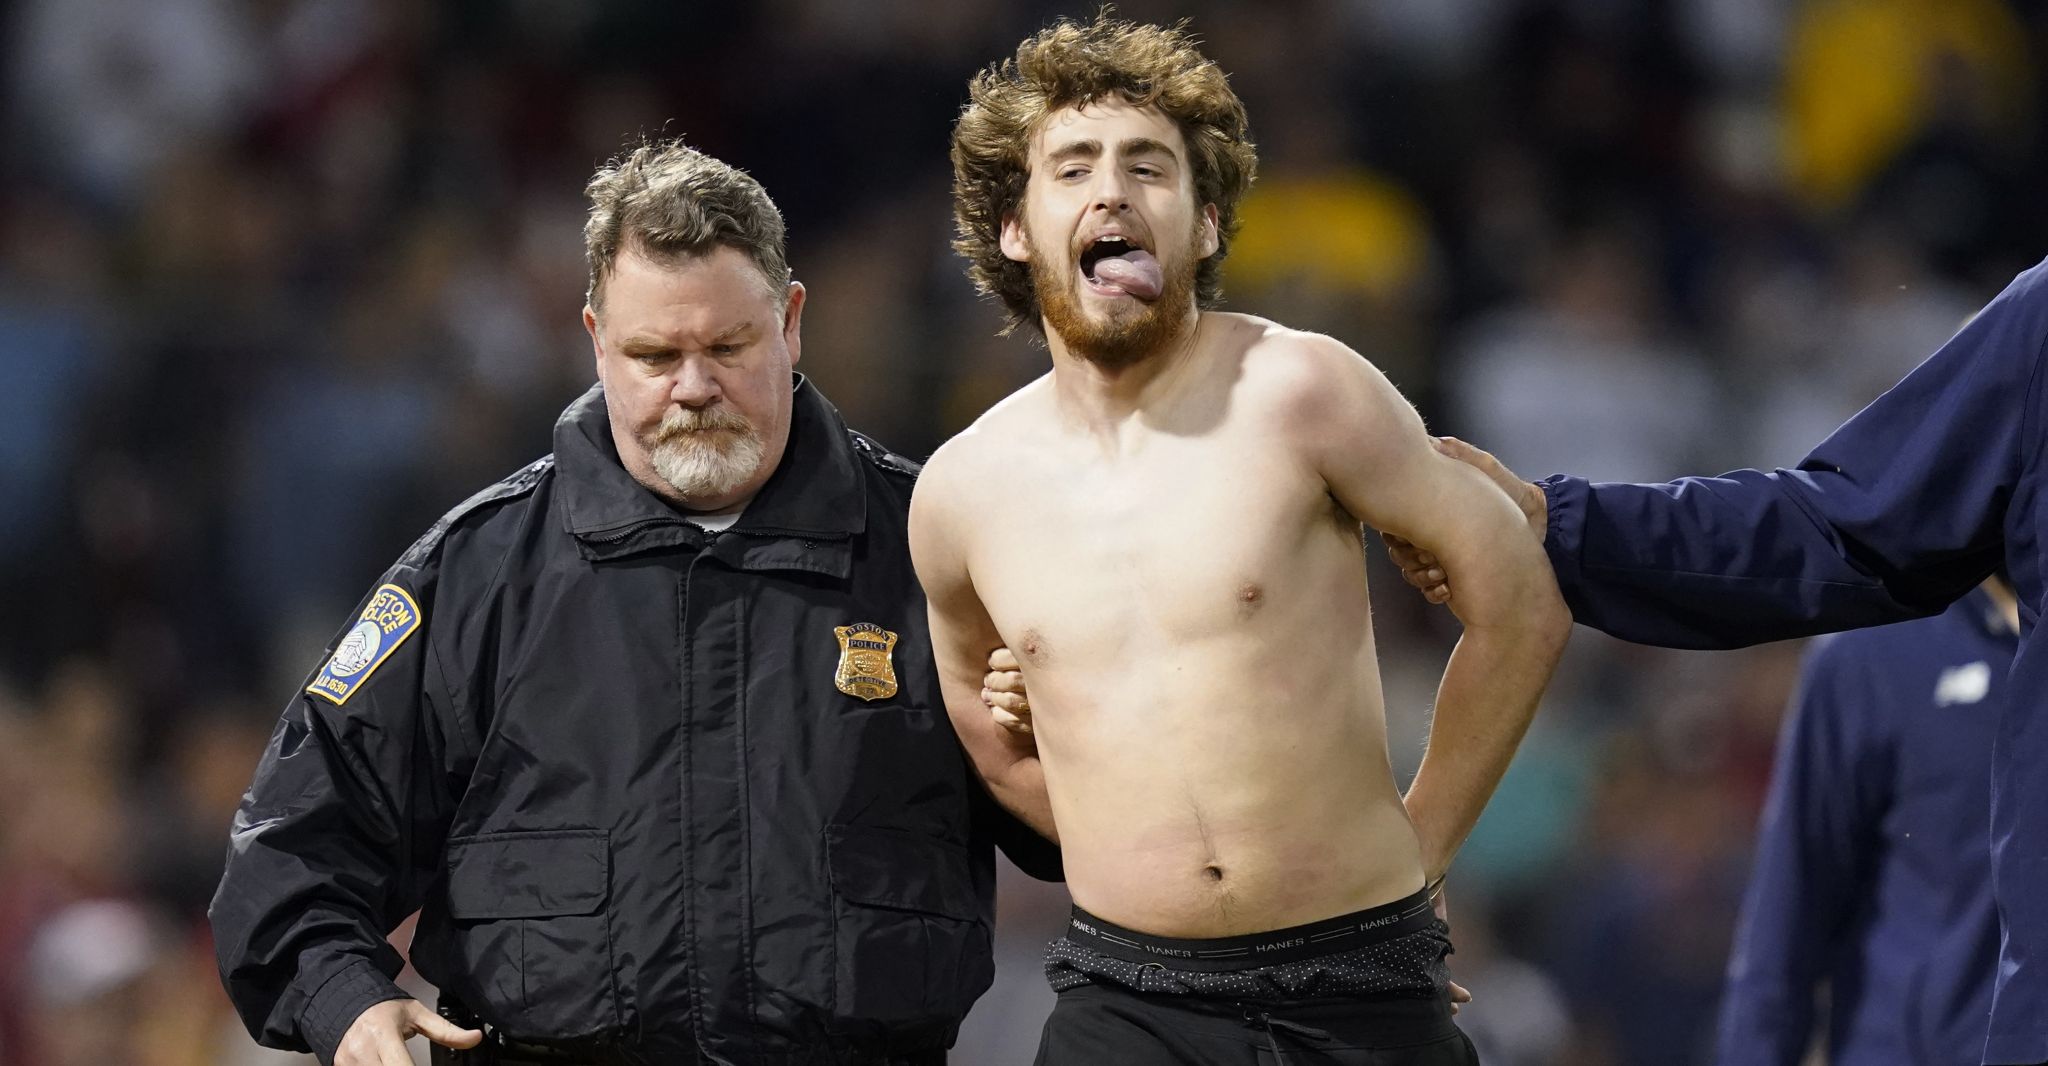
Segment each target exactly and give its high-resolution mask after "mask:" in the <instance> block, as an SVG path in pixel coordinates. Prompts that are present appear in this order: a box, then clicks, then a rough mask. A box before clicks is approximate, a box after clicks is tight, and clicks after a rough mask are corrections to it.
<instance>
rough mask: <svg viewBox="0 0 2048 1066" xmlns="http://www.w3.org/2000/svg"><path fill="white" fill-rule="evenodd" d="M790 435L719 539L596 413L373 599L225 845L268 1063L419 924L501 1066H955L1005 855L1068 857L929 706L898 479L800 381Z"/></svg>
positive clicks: (244, 984) (251, 1012)
mask: <svg viewBox="0 0 2048 1066" xmlns="http://www.w3.org/2000/svg"><path fill="white" fill-rule="evenodd" d="M794 406H795V410H794V414H793V416H792V425H791V428H790V442H789V447H788V450H787V452H786V453H785V455H784V458H783V461H782V465H781V467H780V469H778V470H777V472H776V473H775V475H774V476H773V477H772V478H771V479H770V480H769V482H768V484H767V485H766V486H765V487H763V489H762V490H761V492H760V493H759V494H758V495H757V496H756V497H755V499H754V500H753V501H752V503H751V504H750V505H749V506H748V508H747V509H746V512H745V513H744V514H743V515H742V516H741V518H740V520H739V522H738V523H737V524H736V525H735V526H734V527H733V528H732V529H730V530H728V531H726V532H723V533H707V532H705V531H704V530H703V529H701V528H699V527H698V526H696V525H693V524H692V523H690V522H688V521H686V520H685V519H684V518H683V517H682V516H681V515H679V514H678V513H677V512H676V511H675V510H673V509H672V508H670V507H669V506H668V505H667V504H665V503H664V502H662V500H661V499H660V498H659V497H657V496H655V495H654V494H653V493H651V492H649V491H648V490H646V489H645V488H643V487H642V486H641V485H639V484H638V483H637V482H635V481H634V480H633V478H632V477H631V475H629V474H628V473H627V472H626V470H625V468H624V467H623V466H621V465H620V462H619V458H618V453H617V451H616V449H615V448H614V446H613V444H612V440H611V435H610V430H609V428H608V424H607V421H606V417H605V407H604V397H603V394H602V393H601V392H600V391H599V390H598V389H595V388H593V389H592V390H591V391H590V392H588V393H586V394H585V395H584V396H583V397H582V398H581V399H579V400H577V401H576V402H575V403H574V404H572V405H571V406H570V407H569V409H568V410H567V411H565V412H564V413H563V415H562V418H561V420H560V422H559V423H557V425H556V427H555V441H554V443H555V454H554V455H552V456H550V457H547V458H544V459H541V460H540V461H538V462H536V463H534V464H532V465H531V466H528V467H526V468H525V469H523V470H521V471H519V472H518V473H516V474H514V475H512V476H511V477H509V478H506V479H505V480H504V481H501V482H499V483H498V484H496V485H494V486H492V487H491V488H489V489H486V490H485V491H483V492H481V493H479V494H478V495H476V496H475V497H473V498H471V499H470V500H468V501H467V502H465V503H463V504H462V505H461V506H459V507H457V508H456V509H455V510H454V511H452V512H450V513H449V514H448V515H447V516H446V517H444V518H443V519H442V520H441V521H440V522H439V523H438V524H436V525H435V526H434V528H433V529H432V530H430V531H429V532H428V533H427V535H426V536H425V537H423V538H421V539H420V541H419V542H418V543H417V544H415V545H413V547H412V548H411V550H409V551H407V552H406V553H405V555H404V557H403V558H401V559H400V560H399V562H398V564H397V565H396V566H394V567H392V569H391V570H390V571H389V572H388V573H387V574H385V576H384V578H383V580H382V581H381V582H380V584H379V587H378V588H377V589H376V590H375V591H373V592H372V593H371V595H370V597H369V598H368V599H367V600H365V601H364V605H363V607H362V608H361V610H360V611H359V612H358V613H357V614H356V615H354V616H351V620H350V623H349V626H348V628H347V629H345V630H344V631H343V632H342V633H341V634H340V635H339V636H338V637H337V638H336V642H335V647H334V648H333V649H331V651H330V656H329V658H328V660H327V661H326V663H325V664H323V665H322V667H321V669H320V670H319V671H318V672H317V673H315V674H314V675H313V678H312V679H311V681H310V682H309V684H308V686H307V688H306V689H305V690H304V691H303V692H301V693H300V694H299V696H298V697H297V699H295V700H294V701H293V702H292V704H291V705H290V706H289V707H288V708H287V709H286V711H285V714H284V717H283V720H282V721H281V722H280V723H279V725H278V727H277V731H276V734H275V735H274V736H273V737H272V738H271V743H270V747H269V749H268V751H267V752H266V754H265V755H264V758H263V761H262V763H261V765H260V766H259V767H258V769H257V772H256V778H255V783H254V784H253V785H251V786H250V789H249V792H248V794H247V795H246V796H245V797H244V798H243V801H242V808H241V811H240V812H239V814H238V815H237V817H236V819H235V826H234V833H233V840H232V844H231V847H230V852H229V858H228V867H227V873H226V875H225V876H224V877H223V879H222V881H221V885H220V891H219V893H218V894H217V895H216V897H215V899H214V902H213V908H212V919H213V927H214V934H215V939H216V943H217V950H218V952H219V958H220V967H221V974H222V977H223V980H224V981H225V983H226V985H227V989H228V993H229V996H230V997H231V998H232V999H233V1000H234V1003H235V1006H236V1009H237V1010H239V1011H240V1012H241V1015H242V1018H243V1020H244V1022H245V1023H246V1024H247V1025H248V1026H249V1029H250V1031H251V1032H252V1033H254V1034H255V1035H256V1036H257V1038H258V1039H259V1040H261V1041H262V1042H263V1043H266V1044H270V1045H273V1046H278V1047H286V1048H305V1047H308V1046H310V1047H311V1048H312V1050H314V1051H315V1052H316V1053H317V1054H319V1055H320V1056H321V1058H322V1061H330V1060H331V1059H332V1056H333V1054H334V1050H335V1046H336V1045H337V1044H338V1043H339V1042H340V1039H341V1037H342V1035H343V1034H344V1033H345V1032H346V1030H347V1027H348V1025H349V1024H350V1023H351V1022H352V1021H353V1020H354V1019H355V1017H356V1015H357V1014H359V1013H360V1012H361V1011H362V1010H363V1009H364V1008H366V1007H368V1006H370V1005H372V1004H374V1003H377V1002H379V1001H382V1000H386V999H392V998H396V997H398V996H399V995H401V993H400V992H399V991H398V989H397V988H396V986H395V985H393V984H392V981H391V977H392V975H395V974H396V973H397V972H398V970H399V966H400V961H399V957H398V955H397V954H396V953H395V952H394V951H393V950H392V949H391V948H390V947H388V946H387V945H386V943H385V934H386V933H387V931H389V930H390V929H391V928H393V927H394V926H396V925H397V924H398V923H399V922H400V921H401V920H402V919H403V918H404V917H405V916H406V915H407V914H409V913H411V912H412V911H413V910H415V909H419V910H420V911H421V917H420V922H419V930H418V933H417V935H416V937H415V939H414V942H413V948H412V958H413V962H414V964H415V965H416V966H417V967H418V969H419V971H420V972H421V973H422V974H423V975H425V976H426V977H427V978H428V979H429V980H431V981H433V982H434V983H435V984H436V985H437V986H439V987H440V988H441V989H443V990H444V991H445V992H448V993H452V994H454V995H456V996H458V997H459V998H461V999H462V1000H464V1001H465V1002H466V1003H467V1004H468V1005H469V1006H470V1007H472V1008H473V1009H474V1010H476V1012H477V1013H478V1014H480V1015H481V1016H482V1017H483V1019H484V1020H485V1021H487V1022H490V1023H491V1024H493V1025H494V1026H496V1027H498V1028H500V1029H501V1030H502V1031H504V1032H505V1033H506V1034H507V1035H508V1036H513V1037H522V1038H544V1039H588V1040H596V1041H602V1042H606V1043H609V1044H612V1045H613V1046H615V1047H617V1048H618V1049H619V1050H620V1051H621V1052H623V1053H625V1054H626V1055H627V1056H629V1057H632V1058H637V1059H641V1060H644V1061H648V1062H657V1063H680V1062H691V1061H695V1060H696V1058H697V1056H698V1055H699V1054H700V1053H701V1054H702V1055H703V1056H704V1057H706V1058H708V1059H710V1060H712V1061H716V1062H721V1063H735V1064H737V1063H747V1064H753V1063H810V1062H821V1063H823V1062H837V1061H847V1060H851V1059H853V1058H856V1057H859V1056H860V1055H863V1054H868V1053H872V1052H875V1051H877V1050H882V1049H885V1048H886V1049H897V1050H909V1049H915V1048H920V1047H931V1046H942V1045H944V1044H946V1043H948V1042H950V1040H951V1036H952V1033H953V1032H954V1030H955V1029H956V1028H957V1026H958V1024H959V1021H960V1019H961V1017H962V1016H963V1015H964V1014H965V1013H966V1011H967V1008H968V1006H969V1004H971V1003H972V1002H973V1001H974V999H975V997H976V996H978V995H980V994H981V992H982V991H983V990H984V989H986V988H987V987H988V984H989V981H990V979H991V976H992V973H993V964H992V960H991V956H990V927H991V924H992V920H993V911H994V873H993V871H994V866H993V856H992V852H991V850H990V843H991V841H992V840H994V839H996V838H1001V842H1002V843H1003V844H1004V845H1005V847H1006V850H1008V851H1009V852H1010V853H1011V855H1012V857H1013V858H1018V859H1020V861H1021V864H1022V865H1024V866H1025V867H1026V869H1028V870H1031V871H1032V872H1033V873H1036V874H1040V875H1043V876H1057V870H1058V857H1057V852H1056V851H1054V850H1053V849H1052V848H1051V846H1050V845H1047V844H1045V842H1044V841H1043V840H1041V839H1039V838H1037V837H1036V836H1035V835H1032V834H1030V833H1029V832H1028V830H1024V829H1023V828H1022V827H1021V826H1020V825H1019V824H1018V823H1016V822H1015V821H1013V820H1011V819H1009V818H1008V817H1007V816H1003V815H1000V814H999V813H998V812H996V811H995V809H994V807H993V804H992V802H991V801H989V800H988V798H987V796H986V793H984V792H983V791H982V790H981V788H980V786H979V784H978V783H977V782H976V781H975V779H974V777H973V775H972V770H971V769H970V767H969V765H968V762H967V759H966V756H965V754H964V753H963V752H962V750H961V748H960V743H959V740H958V738H957V737H956V736H955V735H954V733H953V730H952V727H951V725H950V723H949V721H948V719H947V717H946V714H945V710H944V708H943V705H942V704H941V702H940V697H939V689H938V681H937V678H936V676H935V674H934V667H933V664H932V662H931V648H930V640H929V637H928V635H927V632H926V623H925V607H924V599H923V596H922V593H921V592H920V591H919V589H918V585H917V581H916V579H915V577H914V575H913V574H912V571H911V566H910V553H909V549H908V547H907V539H906V521H907V517H908V512H909V504H910V490H911V484H912V481H913V480H914V478H915V476H916V472H917V467H916V465H915V464H913V463H910V462H908V461H906V460H904V459H901V458H899V457H897V456H895V455H892V454H890V453H888V452H887V451H885V450H883V449H882V448H880V447H879V446H877V445H876V444H874V443H873V442H871V441H869V440H868V439H866V438H865V437H862V436H860V435H858V434H855V433H852V432H850V431H849V430H848V429H847V428H846V426H845V423H844V422H842V421H841V420H840V417H839V414H838V412H837V411H835V410H834V409H833V408H832V406H831V405H830V404H829V403H828V402H826V400H825V399H824V397H822V396H821V395H819V393H818V391H817V389H816V388H815V387H813V386H811V385H809V384H808V383H806V382H805V381H804V380H803V379H802V378H801V377H799V378H797V379H796V384H795V405H794ZM843 627H845V628H849V632H848V633H847V634H844V635H842V634H840V633H839V632H837V631H838V630H839V629H841V628H843ZM850 627H861V628H850ZM869 627H872V628H869ZM892 638H893V647H889V646H888V645H890V643H891V639H892ZM843 642H844V645H845V647H847V648H848V649H849V651H848V652H846V653H842V644H843ZM842 667H844V669H842ZM892 672H893V678H892V677H891V676H890V675H891V674H892ZM892 680H893V683H894V684H893V687H894V691H893V692H891V691H888V690H889V689H890V688H891V687H892V685H891V681H892ZM844 690H852V692H853V693H857V694H850V693H849V692H848V691H844Z"/></svg>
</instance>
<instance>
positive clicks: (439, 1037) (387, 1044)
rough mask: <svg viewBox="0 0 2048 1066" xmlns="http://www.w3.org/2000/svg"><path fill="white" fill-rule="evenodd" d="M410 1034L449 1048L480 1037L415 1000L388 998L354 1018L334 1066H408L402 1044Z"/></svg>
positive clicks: (474, 1043) (469, 1045)
mask: <svg viewBox="0 0 2048 1066" xmlns="http://www.w3.org/2000/svg"><path fill="white" fill-rule="evenodd" d="M414 1034H418V1035H420V1036H424V1037H426V1038H427V1039H429V1040H432V1041H433V1042H434V1043H436V1044H439V1045H441V1046H442V1047H452V1048H472V1047H475V1046H477V1044H478V1043H479V1042H481V1041H482V1040H483V1038H484V1034H483V1033H481V1032H479V1031H478V1030H475V1029H463V1028H459V1027H457V1026H456V1025H455V1023H453V1022H451V1021H449V1020H448V1019H446V1018H443V1017H441V1016H440V1015H438V1014H435V1013H434V1012H433V1011H430V1010H428V1009H427V1005H426V1004H424V1003H421V1002H420V1001H419V1000H416V999H412V998H409V997H408V998H406V999H388V1000H385V1001H384V1002H382V1003H379V1004H376V1005H374V1006H372V1007H371V1008H370V1009H368V1010H366V1011H364V1012H362V1013H361V1014H358V1015H356V1020H355V1021H354V1022H352V1023H350V1025H349V1027H348V1032H347V1033H346V1034H344V1035H343V1036H342V1038H341V1047H339V1048H337V1049H336V1050H335V1052H334V1066H412V1054H411V1053H410V1052H408V1051H406V1050H405V1041H406V1038H407V1037H410V1036H413V1035H414Z"/></svg>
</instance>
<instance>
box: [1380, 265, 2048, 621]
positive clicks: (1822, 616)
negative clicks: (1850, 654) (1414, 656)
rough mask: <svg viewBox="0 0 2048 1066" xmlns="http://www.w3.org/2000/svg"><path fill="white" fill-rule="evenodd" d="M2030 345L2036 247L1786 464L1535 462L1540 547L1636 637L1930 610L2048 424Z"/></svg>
mask: <svg viewBox="0 0 2048 1066" xmlns="http://www.w3.org/2000/svg"><path fill="white" fill-rule="evenodd" d="M2044 344H2048V264H2044V265H2042V266H2036V267H2034V268H2033V269H2031V270H2029V271H2027V272H2026V273H2024V274H2021V275H2020V276H2019V277H2018V278H2017V279H2015V280H2014V281H2013V283H2012V284H2011V285H2009V286H2007V287H2006V289H2005V291H2004V292H2002V293H2000V294H1999V295H1998V297H1997V298H1996V299H1994V300H1992V301H1991V303H1990V304H1989V305H1988V306H1986V307H1985V308H1984V310H1983V311H1982V312H1980V313H1979V314H1978V315H1977V316H1976V317H1975V318H1974V319H1972V320H1971V321H1970V322H1969V323H1968V324H1967V325H1965V326H1964V327H1963V328H1962V330H1961V331H1959V332H1958V333H1957V334H1956V335H1955V336H1954V337H1953V338H1951V339H1950V340H1949V342H1948V343H1947V344H1944V345H1943V346H1942V347H1941V350H1939V351H1937V352H1935V353H1934V355H1933V356H1931V357H1930V358H1929V359H1928V360H1927V361H1926V362H1925V363H1923V364H1921V366H1920V367H1919V369H1917V370H1915V371H1913V373H1911V374H1909V375H1907V377H1906V379H1905V380H1904V381H1901V382H1900V383H1899V384H1898V385H1897V386H1895V387H1894V388H1893V389H1892V390H1891V391H1889V392H1887V393H1885V394H1884V395H1883V396H1881V397H1879V398H1878V399H1877V401H1876V402H1874V403H1872V404H1871V405H1870V406H1869V407H1866V408H1864V409H1863V411H1862V412H1861V413H1859V414H1858V415H1857V416H1856V417H1855V418H1853V419H1850V420H1849V422H1848V423H1846V424H1844V425H1843V426H1842V427H1841V428H1840V429H1838V430H1836V431H1835V433H1834V434H1833V435H1832V436H1830V437H1829V438H1828V439H1827V440H1826V441H1823V442H1822V443H1821V445H1820V446H1819V447H1818V448H1815V449H1814V451H1813V453H1812V454H1811V455H1808V456H1807V457H1806V459H1805V461H1803V462H1801V463H1800V464H1799V466H1798V467H1797V468H1795V469H1792V470H1777V471H1773V472H1770V473H1764V472H1761V471H1756V470H1739V471H1736V472H1734V473H1731V474H1725V475H1723V476H1721V477H1717V478H1683V479H1680V480H1677V481H1673V482H1670V483H1668V484H1662V485H1625V484H1599V485H1594V484H1589V483H1587V482H1586V481H1585V480H1583V479H1581V478H1575V477H1565V476H1557V477H1552V478H1548V479H1546V480H1545V481H1543V482H1542V483H1541V487H1542V490H1543V493H1544V496H1545V510H1546V511H1547V514H1546V516H1545V534H1546V538H1545V545H1544V546H1545V549H1546V550H1547V551H1548V553H1549V555H1550V559H1551V562H1552V563H1553V564H1554V565H1555V567H1556V569H1557V578H1558V583H1559V585H1560V586H1561V587H1562V589H1563V591H1564V595H1565V599H1566V601H1567V602H1568V603H1569V604H1570V605H1571V608H1572V613H1573V615H1574V616H1575V617H1576V618H1577V619H1578V620H1579V621H1580V622H1583V623H1585V624H1586V625H1590V626H1592V627H1594V628H1596V629H1600V630H1603V631H1605V632H1608V633H1611V634H1613V635H1615V636H1618V637H1621V638H1623V639H1626V640H1633V641H1637V642H1640V643H1645V644H1660V645H1664V646H1667V647H1681V648H1728V647H1740V646H1743V645H1748V644H1756V643H1762V642H1764V641H1771V640H1782V639H1785V638H1787V637H1795V636H1803V635H1806V634H1811V633H1820V632H1827V631H1829V630H1836V629H1848V628H1853V627H1856V626H1866V625H1876V624H1879V623H1883V622H1891V621H1899V620H1903V619H1906V618H1913V617H1918V616H1922V615H1929V614H1934V613H1936V612H1938V611H1940V610H1941V609H1942V608H1943V607H1944V606H1945V605H1947V604H1949V603H1951V602H1953V601H1954V600H1956V599H1957V598H1959V597H1961V596H1962V595H1963V594H1965V593H1967V592H1968V591H1969V590H1970V589H1971V588H1973V587H1975V586H1976V585H1977V583H1978V582H1980V581H1982V580H1983V579H1984V577H1985V576H1986V575H1988V574H1989V573H1991V571H1992V570H1993V569H1994V568H1995V567H1996V566H1997V564H1998V563H1999V561H2000V560H2001V559H2002V558H2004V556H2005V523H2006V513H2007V509H2008V508H2009V507H2010V506H2011V504H2012V502H2013V499H2014V496H2015V495H2016V494H2017V493H2018V491H2019V488H2020V480H2021V476H2022V473H2023V472H2024V471H2025V470H2027V469H2029V468H2031V467H2033V466H2034V465H2035V464H2037V463H2038V460H2039V453H2040V450H2041V447H2042V444H2043V442H2044V438H2048V434H2044V427H2043V426H2042V424H2041V421H2040V418H2041V416H2040V411H2041V396H2040V390H2041V388H2042V382H2041V380H2040V374H2039V370H2040V366H2041V362H2042V352H2043V347H2044ZM1402 565H1403V568H1404V569H1411V567H1412V565H1413V564H1412V560H1411V561H1403V563H1402ZM1448 572H1449V573H1450V574H1451V575H1452V580H1451V592H1452V595H1453V596H1454V597H1455V595H1456V594H1457V590H1458V586H1459V585H1460V584H1461V578H1460V577H1459V576H1458V574H1457V570H1456V568H1455V567H1452V568H1449V570H1448ZM1411 581H1414V582H1415V583H1418V584H1426V583H1427V582H1425V581H1418V580H1416V578H1415V577H1414V575H1413V574H1411Z"/></svg>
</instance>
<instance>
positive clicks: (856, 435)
mask: <svg viewBox="0 0 2048 1066" xmlns="http://www.w3.org/2000/svg"><path fill="white" fill-rule="evenodd" d="M846 435H847V436H848V437H850V438H852V440H853V450H854V451H856V452H859V453H860V454H861V457H862V458H864V459H866V460H867V461H868V462H871V463H873V464H875V465H876V466H879V467H881V468H882V469H884V470H888V471H891V472H894V473H898V474H902V475H904V476H906V477H912V478H914V477H916V476H917V475H918V474H919V473H920V472H922V471H923V470H924V464H923V463H919V462H916V461H914V460H911V459H906V458H904V457H903V456H900V455H897V454H896V453H895V452H892V451H890V450H889V449H887V448H884V447H882V445H881V444H880V443H878V442H876V440H875V439H874V438H873V437H870V436H868V435H867V434H865V433H862V432H860V431H858V430H852V429H849V430H847V431H846Z"/></svg>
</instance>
